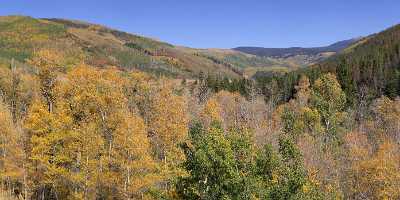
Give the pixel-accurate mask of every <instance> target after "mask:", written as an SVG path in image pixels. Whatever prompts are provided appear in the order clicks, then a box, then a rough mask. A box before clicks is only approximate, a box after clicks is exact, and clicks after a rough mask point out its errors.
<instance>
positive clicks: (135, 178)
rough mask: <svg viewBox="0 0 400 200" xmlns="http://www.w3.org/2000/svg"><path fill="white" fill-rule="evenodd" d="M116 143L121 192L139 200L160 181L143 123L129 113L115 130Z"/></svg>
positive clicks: (127, 197) (125, 195)
mask: <svg viewBox="0 0 400 200" xmlns="http://www.w3.org/2000/svg"><path fill="white" fill-rule="evenodd" d="M114 140H115V156H114V159H115V163H116V164H117V165H118V166H119V173H118V175H119V177H118V182H119V190H120V191H121V193H122V194H123V195H124V197H125V198H126V199H138V198H140V197H141V196H142V195H143V192H145V191H146V189H148V188H149V187H150V186H152V185H154V184H155V182H156V181H159V180H160V179H159V177H158V176H157V175H156V163H155V162H154V160H153V158H152V157H151V148H150V141H149V140H148V138H147V132H146V126H145V124H144V122H143V119H141V118H140V117H139V116H137V115H132V114H128V113H127V114H126V115H125V116H123V119H122V121H121V123H120V124H119V126H118V128H117V129H116V130H115V135H114Z"/></svg>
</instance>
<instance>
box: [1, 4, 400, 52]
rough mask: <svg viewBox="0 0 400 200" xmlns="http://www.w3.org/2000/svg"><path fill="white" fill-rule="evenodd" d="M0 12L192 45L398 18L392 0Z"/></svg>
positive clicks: (333, 30) (293, 36) (312, 38)
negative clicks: (77, 22)
mask: <svg viewBox="0 0 400 200" xmlns="http://www.w3.org/2000/svg"><path fill="white" fill-rule="evenodd" d="M0 15H28V16H32V17H37V18H66V19H76V20H82V21H87V22H92V23H96V24H101V25H105V26H108V27H111V28H115V29H118V30H122V31H126V32H130V33H135V34H139V35H142V36H147V37H151V38H155V39H158V40H161V41H166V42H169V43H171V44H174V45H182V46H189V47H196V48H233V47H237V46H260V47H293V46H301V47H316V46H324V45H328V44H331V43H333V42H336V41H340V40H345V39H350V38H354V37H359V36H367V35H369V34H372V33H376V32H379V31H382V30H384V29H386V28H388V27H390V26H392V25H395V24H397V23H400V0H157V1H156V0H0Z"/></svg>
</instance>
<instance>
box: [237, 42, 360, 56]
mask: <svg viewBox="0 0 400 200" xmlns="http://www.w3.org/2000/svg"><path fill="white" fill-rule="evenodd" d="M360 39H361V38H354V39H349V40H343V41H339V42H336V43H334V44H331V45H329V46H325V47H312V48H303V47H290V48H263V47H237V48H234V50H236V51H240V52H244V53H248V54H252V55H257V56H263V57H275V58H288V57H292V56H297V55H307V56H313V55H314V56H315V55H318V54H322V53H327V52H334V53H338V52H340V51H341V50H343V49H345V48H347V47H349V46H351V45H352V44H354V43H356V42H357V41H359V40H360Z"/></svg>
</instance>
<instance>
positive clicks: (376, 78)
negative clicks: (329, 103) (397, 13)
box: [254, 25, 400, 102]
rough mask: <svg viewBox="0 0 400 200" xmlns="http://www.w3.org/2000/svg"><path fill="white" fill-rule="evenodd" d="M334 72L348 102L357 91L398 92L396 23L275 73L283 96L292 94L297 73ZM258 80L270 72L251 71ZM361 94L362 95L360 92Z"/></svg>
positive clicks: (356, 98)
mask: <svg viewBox="0 0 400 200" xmlns="http://www.w3.org/2000/svg"><path fill="white" fill-rule="evenodd" d="M326 72H331V73H333V74H335V75H336V76H337V78H338V81H339V83H340V84H341V86H342V88H343V90H344V91H345V92H346V94H347V95H348V101H349V102H357V101H359V100H360V99H359V98H360V95H359V94H362V95H361V96H363V95H367V96H369V97H368V98H373V97H379V96H381V95H387V96H390V97H396V96H398V95H399V94H400V25H396V26H393V27H391V28H389V29H387V30H384V31H382V32H380V33H377V34H373V35H370V36H368V37H365V38H363V39H361V40H359V41H358V42H356V43H354V44H353V45H351V46H349V47H348V48H346V49H344V50H343V51H342V52H340V53H338V54H336V55H335V56H333V57H331V58H329V59H327V60H325V61H322V62H320V63H318V64H315V65H312V66H310V67H308V68H303V69H299V70H296V71H293V72H291V73H288V74H286V75H285V76H281V77H278V79H279V81H280V83H281V84H282V85H283V87H282V88H283V89H282V91H281V92H282V93H283V95H282V96H283V99H284V100H287V99H289V98H290V97H291V96H292V95H293V91H294V85H295V84H296V83H297V81H298V79H299V78H300V75H301V74H306V75H307V76H308V77H310V79H311V80H312V81H314V80H316V79H318V78H319V77H320V75H321V74H323V73H326ZM254 76H255V77H256V78H258V79H259V80H260V81H270V80H271V79H274V78H273V77H271V76H270V74H265V73H261V72H258V73H257V74H255V75H254ZM363 98H366V96H364V97H363Z"/></svg>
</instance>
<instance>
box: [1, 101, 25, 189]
mask: <svg viewBox="0 0 400 200" xmlns="http://www.w3.org/2000/svg"><path fill="white" fill-rule="evenodd" d="M0 129H1V132H0V155H1V156H0V169H1V171H0V178H1V184H2V185H1V186H2V189H3V190H8V191H9V192H10V193H19V194H23V195H24V196H25V197H26V192H24V191H26V190H27V187H28V186H27V183H26V181H24V180H25V177H26V170H25V162H26V159H25V152H24V141H23V135H22V131H21V129H20V128H19V127H17V126H16V125H15V124H14V123H13V118H12V115H11V112H10V111H9V109H8V107H7V106H6V105H5V104H4V103H0ZM20 184H22V187H21V186H20Z"/></svg>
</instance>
